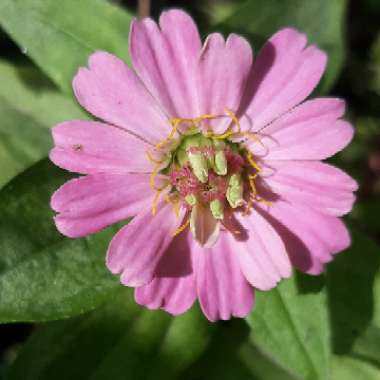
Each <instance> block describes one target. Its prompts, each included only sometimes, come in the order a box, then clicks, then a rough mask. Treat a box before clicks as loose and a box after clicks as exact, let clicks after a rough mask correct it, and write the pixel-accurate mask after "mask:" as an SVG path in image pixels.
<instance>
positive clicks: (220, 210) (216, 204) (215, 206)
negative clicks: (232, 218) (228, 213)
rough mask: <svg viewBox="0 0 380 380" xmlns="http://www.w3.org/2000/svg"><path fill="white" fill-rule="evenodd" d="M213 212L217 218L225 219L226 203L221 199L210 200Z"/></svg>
mask: <svg viewBox="0 0 380 380" xmlns="http://www.w3.org/2000/svg"><path fill="white" fill-rule="evenodd" d="M210 210H211V214H212V216H213V217H214V218H215V219H218V220H220V219H223V217H224V205H223V203H222V202H221V201H220V200H219V199H214V200H213V201H211V202H210Z"/></svg>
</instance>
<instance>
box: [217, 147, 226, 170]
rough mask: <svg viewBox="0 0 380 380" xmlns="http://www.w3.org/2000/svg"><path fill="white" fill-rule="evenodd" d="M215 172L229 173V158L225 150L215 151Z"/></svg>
mask: <svg viewBox="0 0 380 380" xmlns="http://www.w3.org/2000/svg"><path fill="white" fill-rule="evenodd" d="M215 172H216V174H219V175H226V174H227V160H226V155H225V154H224V151H223V150H220V151H217V152H216V153H215Z"/></svg>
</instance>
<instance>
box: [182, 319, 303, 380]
mask: <svg viewBox="0 0 380 380" xmlns="http://www.w3.org/2000/svg"><path fill="white" fill-rule="evenodd" d="M180 379H181V380H193V379H197V380H231V379H239V380H266V379H270V380H294V379H295V377H294V375H292V374H290V373H288V372H286V370H285V369H284V368H281V366H279V364H278V363H276V362H275V361H274V360H273V358H271V357H270V356H268V355H267V354H266V353H264V352H261V351H260V350H259V349H258V348H257V346H256V345H255V343H254V341H253V334H252V331H251V329H250V328H249V326H248V325H247V323H246V321H244V320H231V321H227V322H223V323H220V324H218V326H217V328H216V331H215V333H214V338H213V340H212V341H211V344H210V345H209V347H208V349H207V350H206V352H205V353H204V354H203V355H202V357H201V358H200V359H199V360H197V361H196V362H195V363H194V364H193V365H192V366H191V367H190V368H188V369H187V370H186V372H185V373H184V374H182V376H181V377H180Z"/></svg>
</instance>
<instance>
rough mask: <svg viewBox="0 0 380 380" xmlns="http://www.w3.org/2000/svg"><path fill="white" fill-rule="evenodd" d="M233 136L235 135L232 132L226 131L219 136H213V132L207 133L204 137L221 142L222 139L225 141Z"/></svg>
mask: <svg viewBox="0 0 380 380" xmlns="http://www.w3.org/2000/svg"><path fill="white" fill-rule="evenodd" d="M234 134H235V132H234V131H231V130H227V131H226V132H224V133H223V134H221V135H218V134H215V133H213V132H209V133H207V134H206V137H211V138H213V139H217V140H222V139H226V138H227V137H230V136H232V135H234Z"/></svg>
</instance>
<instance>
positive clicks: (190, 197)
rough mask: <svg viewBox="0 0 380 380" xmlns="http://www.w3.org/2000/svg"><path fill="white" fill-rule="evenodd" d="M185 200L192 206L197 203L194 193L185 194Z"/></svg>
mask: <svg viewBox="0 0 380 380" xmlns="http://www.w3.org/2000/svg"><path fill="white" fill-rule="evenodd" d="M185 201H186V202H187V203H188V204H189V205H190V206H194V205H195V204H196V203H197V198H196V196H195V195H194V194H189V195H186V197H185Z"/></svg>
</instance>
